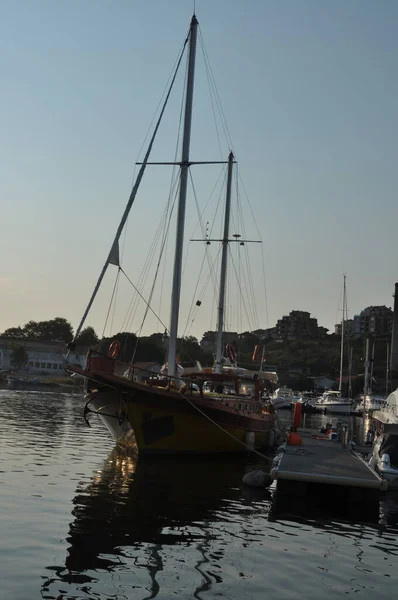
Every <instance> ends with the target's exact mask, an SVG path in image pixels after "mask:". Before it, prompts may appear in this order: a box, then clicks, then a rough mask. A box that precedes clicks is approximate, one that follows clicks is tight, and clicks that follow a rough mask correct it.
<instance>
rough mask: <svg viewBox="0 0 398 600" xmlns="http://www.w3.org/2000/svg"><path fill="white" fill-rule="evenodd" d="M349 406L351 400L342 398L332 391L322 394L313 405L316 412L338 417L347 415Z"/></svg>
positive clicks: (349, 409)
mask: <svg viewBox="0 0 398 600" xmlns="http://www.w3.org/2000/svg"><path fill="white" fill-rule="evenodd" d="M351 406H352V402H351V400H349V399H347V398H343V397H342V395H341V392H340V391H334V390H328V391H326V392H324V393H323V394H322V396H321V397H320V398H319V399H318V400H317V402H316V403H315V407H316V408H317V409H318V410H320V411H322V412H325V413H326V412H328V413H336V414H339V415H349V414H350V412H351Z"/></svg>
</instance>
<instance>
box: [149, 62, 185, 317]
mask: <svg viewBox="0 0 398 600" xmlns="http://www.w3.org/2000/svg"><path fill="white" fill-rule="evenodd" d="M187 78H188V62H187V64H186V68H185V79H184V86H183V90H184V91H183V94H182V98H181V106H180V115H179V119H178V130H177V138H176V148H175V152H174V162H175V163H176V162H177V156H178V151H179V148H180V141H181V125H182V119H183V113H184V105H185V96H186V89H187V85H186V83H187ZM176 169H177V165H174V166H173V169H172V173H171V178H170V191H169V198H168V207H169V208H170V205H171V198H172V196H173V186H175V188H176V191H175V195H174V200H173V205H172V207H171V213H170V217H171V215H172V213H173V211H174V206H175V202H176V198H177V193H178V191H179V185H178V184H179V182H180V178H179V177H178V178H176V179H174V177H175V172H176ZM173 182H174V183H173ZM169 223H170V221H169ZM168 235H169V227H168V228H167V232H166V236H165V237H166V239H165V243H166V245H167V242H168ZM165 272H166V260H164V263H163V272H162V280H161V286H160V296H159V309H158V310H159V314H161V307H162V297H163V286H164V278H165ZM157 325H158V327H159V323H158V324H157Z"/></svg>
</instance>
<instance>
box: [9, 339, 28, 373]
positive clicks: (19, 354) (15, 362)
mask: <svg viewBox="0 0 398 600" xmlns="http://www.w3.org/2000/svg"><path fill="white" fill-rule="evenodd" d="M10 358H11V365H12V366H13V367H15V368H16V369H17V370H19V369H22V367H24V366H25V365H26V364H27V362H28V360H29V355H28V353H27V352H26V350H25V348H24V347H23V346H19V345H18V346H14V348H13V349H12V351H11V356H10Z"/></svg>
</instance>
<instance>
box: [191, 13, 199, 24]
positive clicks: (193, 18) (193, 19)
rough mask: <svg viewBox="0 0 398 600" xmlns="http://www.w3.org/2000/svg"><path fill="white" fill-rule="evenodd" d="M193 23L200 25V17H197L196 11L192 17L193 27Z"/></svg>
mask: <svg viewBox="0 0 398 600" xmlns="http://www.w3.org/2000/svg"><path fill="white" fill-rule="evenodd" d="M192 25H199V21H198V19H197V18H196V15H195V13H193V15H192V19H191V27H192Z"/></svg>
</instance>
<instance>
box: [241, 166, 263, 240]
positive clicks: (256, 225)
mask: <svg viewBox="0 0 398 600" xmlns="http://www.w3.org/2000/svg"><path fill="white" fill-rule="evenodd" d="M239 181H240V183H241V185H242V187H243V191H244V193H245V197H246V202H247V204H248V206H249V210H250V213H251V216H252V218H253V221H254V226H255V228H256V231H257V234H258V237H259V238H260V240H262V239H263V238H262V236H261V233H260V229H259V227H258V219H256V217H255V215H254V212H253V208H252V205H251V203H250V199H249V194H248V193H247V190H246V187H245V184H244V181H243V179H242V176H241V174H240V173H239Z"/></svg>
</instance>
